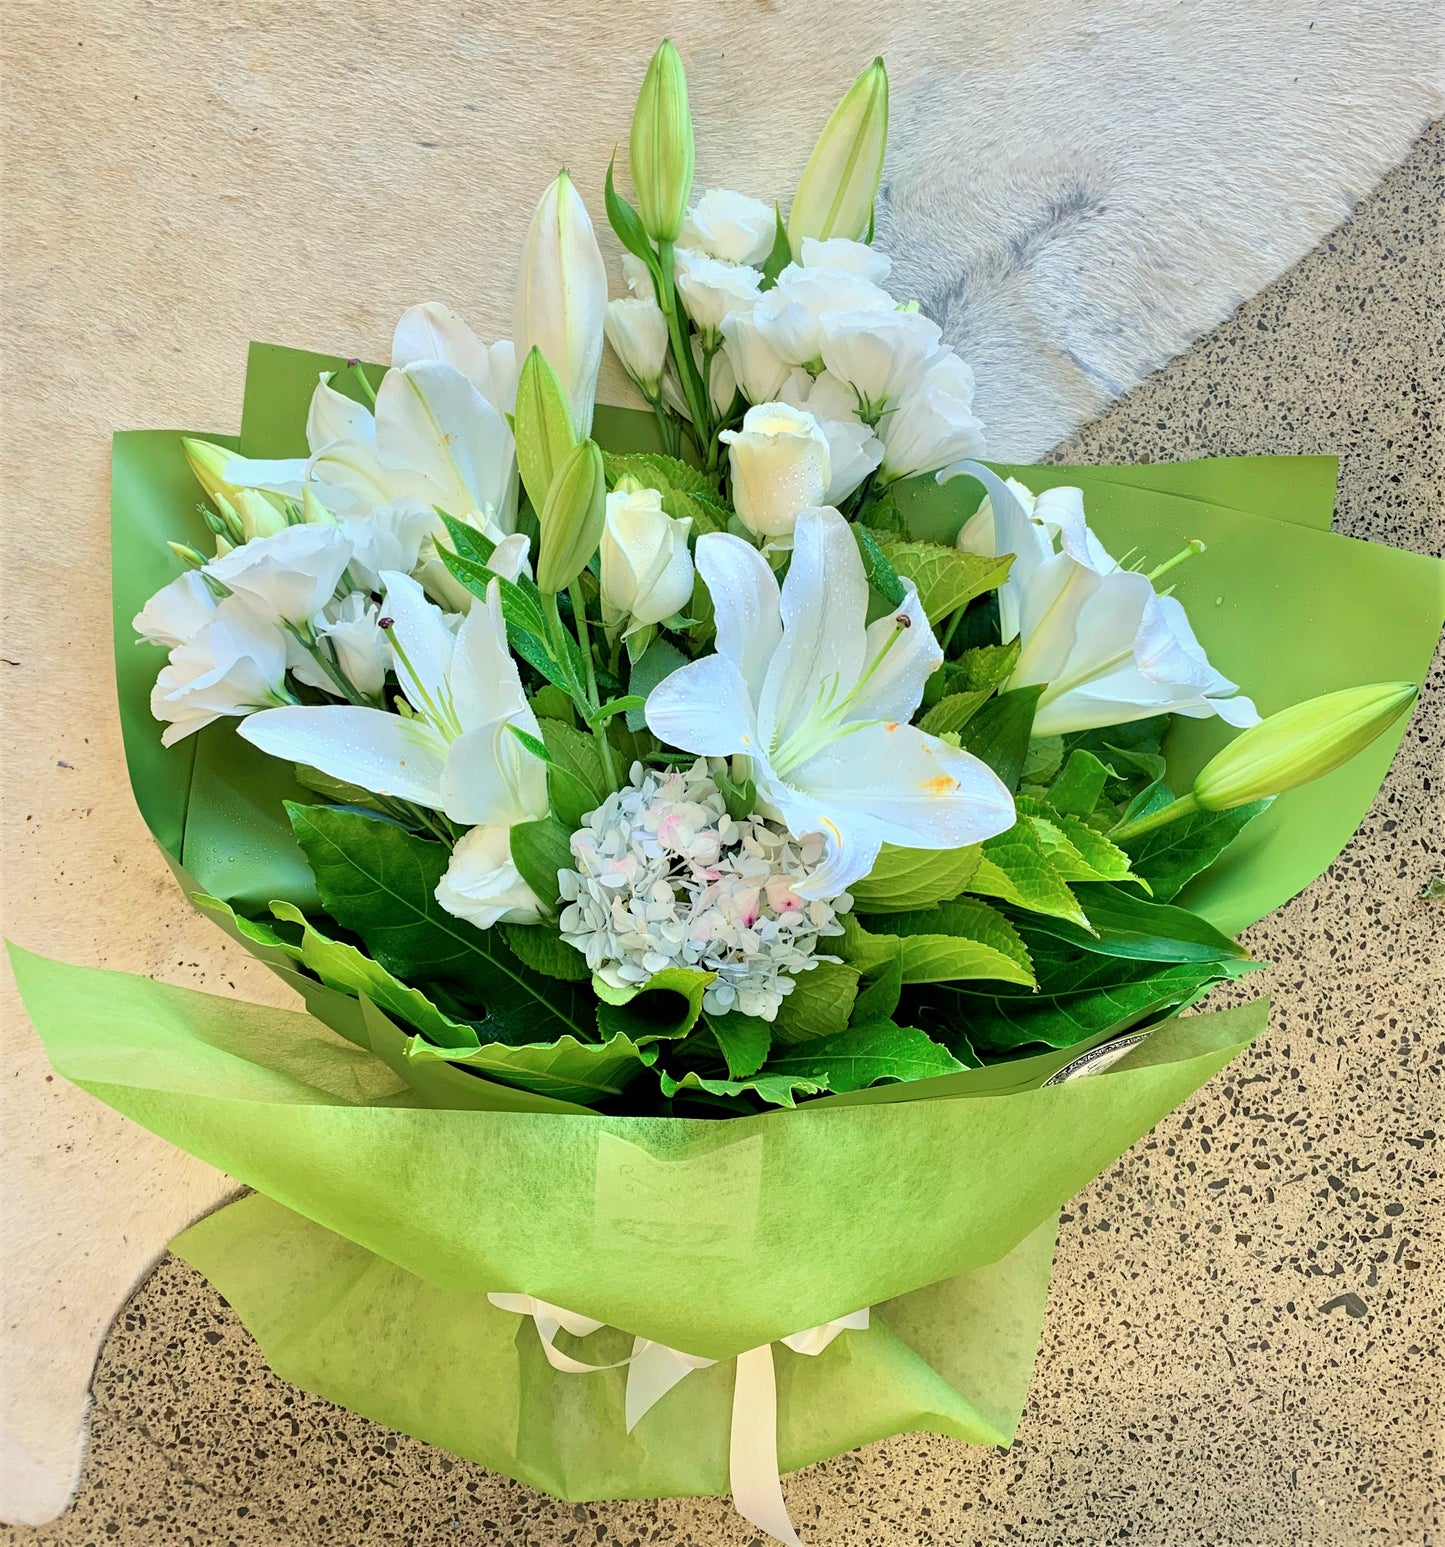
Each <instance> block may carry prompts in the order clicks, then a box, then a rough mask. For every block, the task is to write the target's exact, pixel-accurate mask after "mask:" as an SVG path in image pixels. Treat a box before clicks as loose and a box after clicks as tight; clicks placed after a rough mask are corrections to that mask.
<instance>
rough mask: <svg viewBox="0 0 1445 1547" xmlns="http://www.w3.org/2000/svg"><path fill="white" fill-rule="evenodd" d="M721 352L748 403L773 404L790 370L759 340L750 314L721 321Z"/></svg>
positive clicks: (759, 337) (736, 313)
mask: <svg viewBox="0 0 1445 1547" xmlns="http://www.w3.org/2000/svg"><path fill="white" fill-rule="evenodd" d="M722 336H723V344H722V352H723V354H724V355H725V356H726V357H727V362H728V364H729V365H730V366H732V369H733V375H734V377H735V378H736V380H737V383H738V385H739V386H740V387H741V388H742V391H743V396H744V397H745V398H746V399H747V400H748V402H750V403H772V402H776V401H777V399H778V397H779V394H780V393H781V392H782V390H783V384H784V382H786V381H787V379H788V376H789V374H790V372H791V370H792V367H791V366H790V365H789V364H788V362H787V361H786V360H784V359H783V357H782V356H781V355H780V354H779V353H778V352H777V350H776V349H774V348H773V346H772V345H771V344H770V343H769V342H768V341H767V339H765V338H764V337H763V334H762V330H761V329H760V328H759V327H758V324H757V319H756V318H755V317H754V316H753V314H752V313H751V312H733V313H732V314H731V315H730V316H727V317H724V318H723V321H722Z"/></svg>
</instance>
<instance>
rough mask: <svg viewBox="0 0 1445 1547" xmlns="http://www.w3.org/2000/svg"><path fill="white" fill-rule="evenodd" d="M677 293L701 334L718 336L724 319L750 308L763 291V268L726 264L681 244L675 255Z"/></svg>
mask: <svg viewBox="0 0 1445 1547" xmlns="http://www.w3.org/2000/svg"><path fill="white" fill-rule="evenodd" d="M673 257H674V260H675V267H676V270H677V293H678V294H679V295H680V296H681V297H682V304H683V305H684V306H685V307H686V308H687V314H688V316H689V317H691V318H692V320H693V323H694V325H695V326H696V328H697V330H698V332H699V333H701V334H703V335H705V336H715V335H716V334H717V332H718V330H719V329H720V328H721V327H722V324H723V318H725V317H730V316H732V314H733V313H734V312H742V311H751V310H752V308H753V306H754V305H756V303H757V300H758V297H759V296H760V295H761V294H762V285H763V276H762V273H761V271H760V270H758V269H753V268H748V267H746V266H745V265H742V264H737V263H724V262H722V260H721V259H719V258H710V257H708V255H707V254H706V253H705V252H697V251H695V250H694V249H693V248H691V247H679V248H678V249H677V251H676V252H675V253H674V255H673Z"/></svg>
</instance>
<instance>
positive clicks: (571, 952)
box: [496, 867, 592, 983]
mask: <svg viewBox="0 0 1445 1547" xmlns="http://www.w3.org/2000/svg"><path fill="white" fill-rule="evenodd" d="M519 868H520V867H519ZM532 890H533V891H535V890H536V888H535V887H533V888H532ZM496 927H497V928H498V929H500V930H501V931H502V934H503V936H504V937H505V939H506V942H507V944H508V945H509V946H510V947H511V948H512V954H513V955H514V956H515V957H516V958H517V960H518V961H520V962H521V963H522V965H523V966H525V967H530V968H531V969H532V970H533V971H534V972H540V973H543V974H544V975H545V976H547V977H549V978H561V979H562V980H563V981H564V982H566V983H583V982H586V981H587V980H588V979H589V978H590V977H591V976H592V973H591V971H590V969H589V968H588V966H587V958H586V957H585V956H584V955H583V954H582V953H581V951H579V950H577V949H575V948H574V947H573V946H570V945H568V944H567V942H566V941H565V940H564V939H563V938H562V937H561V935H559V934H558V933H557V926H556V925H555V924H498V925H497V926H496Z"/></svg>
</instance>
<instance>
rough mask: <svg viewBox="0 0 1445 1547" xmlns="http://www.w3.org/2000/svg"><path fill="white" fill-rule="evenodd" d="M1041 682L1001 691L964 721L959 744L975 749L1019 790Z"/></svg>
mask: <svg viewBox="0 0 1445 1547" xmlns="http://www.w3.org/2000/svg"><path fill="white" fill-rule="evenodd" d="M1042 692H1043V685H1042V684H1034V685H1032V686H1030V687H1026V688H1014V689H1013V691H1012V692H1009V693H1000V694H999V695H998V696H997V697H996V698H992V699H990V700H989V702H988V703H986V704H985V705H984V706H983V708H982V709H980V710H979V711H978V712H977V713H976V714H974V715H973V716H972V717H971V718H970V719H969V720H967V721H966V722H965V723H964V726H963V729H962V731H961V732H960V736H959V745H960V746H961V747H962V748H963V750H964V751H965V752H972V753H973V755H974V756H975V757H978V758H982V759H983V761H984V762H985V763H987V764H988V766H989V767H990V768H992V769H993V771H994V772H995V773H996V774H997V775H998V776H999V778H1000V779H1002V780H1003V782H1004V783H1005V784H1006V785H1007V786H1008V787H1009V789H1010V790H1016V789H1018V787H1019V780H1020V779H1021V778H1022V777H1023V771H1024V759H1025V758H1026V757H1027V756H1028V750H1029V738H1030V735H1031V733H1032V731H1033V724H1034V711H1035V709H1036V708H1037V707H1038V702H1039V695H1040V694H1041V693H1042Z"/></svg>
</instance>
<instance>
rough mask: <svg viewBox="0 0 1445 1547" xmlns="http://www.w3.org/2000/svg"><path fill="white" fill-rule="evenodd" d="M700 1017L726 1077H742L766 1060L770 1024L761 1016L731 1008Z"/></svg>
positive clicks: (770, 1036)
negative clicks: (726, 1071)
mask: <svg viewBox="0 0 1445 1547" xmlns="http://www.w3.org/2000/svg"><path fill="white" fill-rule="evenodd" d="M703 1021H704V1023H705V1024H706V1026H707V1029H708V1030H709V1031H710V1032H711V1033H712V1035H713V1040H714V1041H715V1042H716V1043H717V1045H718V1051H719V1052H720V1053H721V1054H722V1056H723V1058H724V1060H725V1061H726V1063H727V1066H728V1078H729V1079H732V1080H745V1079H747V1078H748V1077H749V1076H750V1075H754V1074H756V1073H757V1072H758V1070H759V1069H761V1068H762V1067H763V1065H764V1063H766V1062H767V1057H768V1049H769V1048H770V1047H772V1045H773V1028H772V1026H771V1025H770V1024H769V1023H768V1022H767V1021H765V1020H763V1019H761V1017H759V1016H756V1015H744V1014H743V1013H742V1012H741V1011H740V1010H731V1011H729V1012H728V1013H727V1014H726V1015H704V1016H703Z"/></svg>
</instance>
